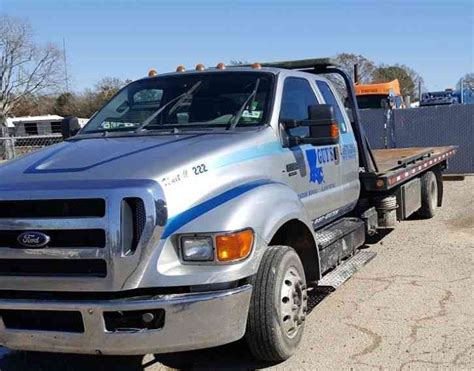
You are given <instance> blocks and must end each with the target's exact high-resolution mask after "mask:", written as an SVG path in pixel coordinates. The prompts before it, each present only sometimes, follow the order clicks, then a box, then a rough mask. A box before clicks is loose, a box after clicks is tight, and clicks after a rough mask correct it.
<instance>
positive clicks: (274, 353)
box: [245, 246, 308, 362]
mask: <svg viewBox="0 0 474 371" xmlns="http://www.w3.org/2000/svg"><path fill="white" fill-rule="evenodd" d="M252 286H253V293H252V299H251V302H250V309H249V317H248V322H247V332H246V334H245V338H246V341H247V344H248V346H249V348H250V351H251V352H252V354H253V355H254V356H255V357H256V358H258V359H261V360H264V361H275V362H278V361H284V360H286V359H288V358H289V357H291V356H292V355H293V354H294V353H295V351H296V349H297V348H298V345H299V343H300V342H301V338H302V336H303V330H304V324H305V319H306V312H307V310H308V293H307V288H306V279H305V274H304V269H303V265H302V264H301V260H300V258H299V257H298V254H297V253H296V252H295V250H293V249H292V248H291V247H288V246H270V247H268V248H267V250H266V251H265V253H264V255H263V259H262V262H261V264H260V268H259V270H258V272H257V274H256V275H255V276H254V277H253V278H252Z"/></svg>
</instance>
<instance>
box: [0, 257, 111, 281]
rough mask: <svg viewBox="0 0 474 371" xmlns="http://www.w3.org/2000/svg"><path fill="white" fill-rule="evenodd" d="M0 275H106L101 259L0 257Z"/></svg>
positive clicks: (104, 264) (103, 262)
mask: <svg viewBox="0 0 474 371" xmlns="http://www.w3.org/2000/svg"><path fill="white" fill-rule="evenodd" d="M0 276H37V277H106V276H107V265H106V263H105V261H104V260H101V259H0Z"/></svg>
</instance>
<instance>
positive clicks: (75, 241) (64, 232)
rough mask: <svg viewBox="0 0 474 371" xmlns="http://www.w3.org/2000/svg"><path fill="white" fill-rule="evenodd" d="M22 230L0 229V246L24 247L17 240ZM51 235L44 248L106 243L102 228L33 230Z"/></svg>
mask: <svg viewBox="0 0 474 371" xmlns="http://www.w3.org/2000/svg"><path fill="white" fill-rule="evenodd" d="M23 232H24V231H11V230H8V231H7V230H0V248H1V247H11V248H25V247H24V246H22V245H20V244H19V243H18V241H17V238H18V236H19V235H21V234H22V233H23ZM35 232H42V233H45V234H46V235H48V236H49V237H51V240H50V242H49V243H48V245H47V246H46V247H45V248H48V247H50V248H57V247H66V248H67V247H69V248H92V247H95V248H104V247H105V244H106V237H105V231H104V230H103V229H55V230H45V229H42V230H35Z"/></svg>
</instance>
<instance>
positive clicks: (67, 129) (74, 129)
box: [61, 116, 81, 139]
mask: <svg viewBox="0 0 474 371" xmlns="http://www.w3.org/2000/svg"><path fill="white" fill-rule="evenodd" d="M79 130H81V125H79V120H78V119H77V117H72V116H69V117H65V118H63V121H62V122H61V134H62V136H63V139H68V138H71V137H73V136H74V135H76V134H77V133H78V132H79Z"/></svg>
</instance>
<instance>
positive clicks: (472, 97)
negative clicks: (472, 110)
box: [454, 88, 474, 104]
mask: <svg viewBox="0 0 474 371" xmlns="http://www.w3.org/2000/svg"><path fill="white" fill-rule="evenodd" d="M454 96H455V97H456V98H457V100H458V102H459V103H462V104H474V88H466V89H463V90H461V91H460V90H456V91H455V92H454Z"/></svg>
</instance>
